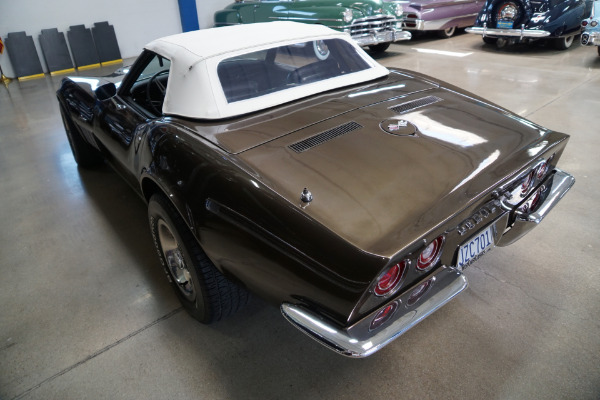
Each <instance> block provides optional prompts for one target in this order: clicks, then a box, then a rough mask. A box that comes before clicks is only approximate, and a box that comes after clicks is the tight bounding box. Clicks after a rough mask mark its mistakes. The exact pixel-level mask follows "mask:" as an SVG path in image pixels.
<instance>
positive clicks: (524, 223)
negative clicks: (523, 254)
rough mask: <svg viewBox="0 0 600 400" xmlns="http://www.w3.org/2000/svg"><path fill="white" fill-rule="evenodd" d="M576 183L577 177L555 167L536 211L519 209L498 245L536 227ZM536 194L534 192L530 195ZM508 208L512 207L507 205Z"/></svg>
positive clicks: (506, 242) (519, 236) (544, 186)
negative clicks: (528, 211) (512, 223)
mask: <svg viewBox="0 0 600 400" xmlns="http://www.w3.org/2000/svg"><path fill="white" fill-rule="evenodd" d="M574 184H575V178H574V177H573V176H572V175H570V174H568V173H567V172H564V171H561V170H559V169H555V170H554V173H553V174H552V175H550V176H549V177H548V179H546V180H545V181H544V182H543V183H542V187H541V189H543V192H544V194H543V196H544V198H543V201H542V203H541V204H540V205H539V206H537V207H536V208H535V211H534V212H531V213H526V212H523V211H519V209H517V210H516V211H515V212H514V213H515V222H514V225H513V226H512V228H511V229H510V230H509V231H508V232H506V233H505V234H504V235H502V237H501V238H500V241H499V242H498V243H496V245H497V246H507V245H509V244H511V243H513V242H515V241H517V240H518V239H520V238H521V237H523V236H524V235H525V234H526V233H528V232H529V231H530V230H531V229H533V228H535V227H536V226H537V224H539V223H540V222H542V220H543V219H544V217H545V216H546V215H548V213H549V212H550V211H551V210H552V208H554V206H555V205H556V204H558V202H559V201H560V200H561V199H562V198H563V196H564V195H565V194H567V192H568V191H569V189H571V187H572V186H573V185H574ZM534 195H535V191H534V193H532V194H531V195H530V197H532V196H534ZM527 201H528V199H525V200H524V202H523V203H526V202H527ZM506 208H511V206H510V205H507V206H506Z"/></svg>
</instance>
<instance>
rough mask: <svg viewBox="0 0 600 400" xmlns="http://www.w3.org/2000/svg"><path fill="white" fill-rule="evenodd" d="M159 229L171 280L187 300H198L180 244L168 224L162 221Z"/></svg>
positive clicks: (159, 239) (161, 245)
mask: <svg viewBox="0 0 600 400" xmlns="http://www.w3.org/2000/svg"><path fill="white" fill-rule="evenodd" d="M157 228H158V241H159V242H160V248H161V250H162V254H163V257H164V259H165V263H166V268H167V270H168V271H169V274H170V275H171V279H173V281H174V282H175V283H176V284H177V287H178V288H179V290H180V291H181V293H182V294H183V295H184V296H185V298H186V299H188V300H190V301H192V300H194V299H195V298H196V291H195V290H194V283H193V281H192V274H191V273H190V271H189V269H188V267H187V265H186V263H185V259H184V258H183V253H182V252H181V249H180V248H179V243H178V242H177V239H176V238H175V235H173V232H171V229H170V228H169V226H168V225H167V223H166V222H165V221H163V220H162V219H161V220H159V221H158V227H157Z"/></svg>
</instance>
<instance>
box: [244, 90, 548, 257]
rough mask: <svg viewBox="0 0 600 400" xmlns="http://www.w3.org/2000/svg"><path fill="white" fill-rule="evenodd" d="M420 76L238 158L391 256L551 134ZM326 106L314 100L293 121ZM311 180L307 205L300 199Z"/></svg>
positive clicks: (336, 226) (336, 227) (360, 242)
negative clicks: (395, 91) (395, 92)
mask: <svg viewBox="0 0 600 400" xmlns="http://www.w3.org/2000/svg"><path fill="white" fill-rule="evenodd" d="M417 82H420V84H421V85H424V86H422V87H421V89H423V90H413V91H408V93H403V94H402V95H401V96H395V97H392V98H389V92H388V96H387V97H388V98H387V99H382V98H381V97H378V95H380V94H382V92H385V91H381V92H377V91H376V89H372V93H370V95H366V94H365V95H364V97H363V99H361V100H358V98H360V97H361V96H360V95H359V96H355V97H352V98H350V99H349V102H346V103H344V102H342V101H339V100H337V101H338V102H339V105H334V106H335V107H343V106H342V104H345V105H346V107H349V108H350V109H348V110H344V111H343V112H342V111H340V112H338V113H337V114H334V115H336V116H334V117H331V118H328V119H325V120H321V121H319V122H317V123H313V124H310V125H306V126H304V127H302V128H300V129H294V130H292V131H290V132H289V133H286V134H281V135H278V136H277V137H275V138H271V139H270V140H265V141H264V142H262V143H260V145H255V146H250V147H248V148H247V149H245V151H243V152H240V153H239V154H238V157H239V158H240V160H241V161H242V162H243V163H244V164H245V165H247V166H248V168H249V170H250V171H251V173H253V174H254V175H255V177H256V179H258V180H260V181H261V182H263V183H264V184H265V185H267V186H268V187H270V188H271V189H272V190H274V191H275V192H277V193H278V194H279V195H280V196H282V197H284V198H285V199H287V200H288V201H289V202H291V203H294V204H297V205H298V207H303V208H304V212H306V213H307V214H308V215H310V216H311V217H312V218H314V219H316V220H317V221H319V222H320V223H322V224H323V225H324V226H326V227H328V228H329V229H330V230H332V231H334V232H335V233H336V234H338V235H340V236H341V237H343V238H344V239H346V240H347V241H349V242H350V243H352V244H354V245H355V246H357V247H359V248H361V249H363V250H365V251H368V252H371V253H374V254H380V255H384V256H391V255H393V254H394V253H395V252H396V251H398V248H397V246H398V244H399V243H410V242H411V241H412V240H418V239H419V238H422V235H424V234H425V233H426V232H428V231H429V230H431V229H433V228H435V226H436V225H437V224H439V223H440V222H441V221H444V220H446V219H448V218H449V217H450V216H452V215H453V214H454V213H456V212H459V211H460V210H462V209H463V208H464V207H466V206H467V205H468V204H469V203H470V202H472V201H473V200H474V199H475V198H477V197H478V196H479V195H480V194H481V193H483V192H486V191H489V190H490V188H493V187H494V186H495V185H496V184H497V183H498V182H499V181H501V180H502V179H503V178H504V177H506V176H507V175H509V174H511V173H512V172H513V171H515V170H516V169H518V168H520V167H522V166H523V165H524V164H525V163H526V161H527V160H529V159H530V157H528V156H527V155H526V153H527V150H528V149H529V148H530V147H532V146H534V145H535V143H537V142H539V141H540V138H541V137H542V136H543V135H545V133H546V131H545V130H544V129H543V128H541V127H539V126H536V125H533V124H531V123H530V122H528V121H524V120H522V119H520V118H519V117H517V116H515V115H513V114H510V113H508V112H506V111H504V110H499V109H498V108H496V107H494V106H490V105H488V104H485V103H483V102H481V101H479V100H476V99H473V98H470V97H466V96H465V95H462V94H459V93H456V92H454V91H450V90H446V89H443V88H440V87H437V86H435V85H430V84H428V83H426V82H422V81H417ZM366 99H369V101H365V103H364V104H363V105H361V106H358V107H357V106H356V103H354V104H351V103H353V102H356V101H363V100H366ZM349 104H351V105H349ZM328 106H329V107H331V106H332V105H331V104H329V105H323V104H322V105H321V106H320V110H316V109H313V108H311V107H307V109H306V110H301V111H299V114H296V115H295V116H292V118H290V119H291V121H292V122H291V124H292V125H294V121H296V119H298V120H300V119H301V117H300V116H306V115H307V114H308V115H311V113H316V114H318V113H319V112H323V109H324V108H326V107H328ZM308 120H309V121H310V119H308ZM313 120H314V119H313ZM294 128H296V126H294ZM304 188H307V190H308V191H310V193H311V194H312V197H313V198H312V201H311V202H310V203H303V202H302V201H301V200H300V198H301V193H302V191H303V189H304Z"/></svg>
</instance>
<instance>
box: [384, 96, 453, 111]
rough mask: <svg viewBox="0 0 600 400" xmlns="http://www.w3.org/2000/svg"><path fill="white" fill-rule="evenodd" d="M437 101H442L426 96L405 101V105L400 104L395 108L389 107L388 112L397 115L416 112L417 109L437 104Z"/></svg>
mask: <svg viewBox="0 0 600 400" xmlns="http://www.w3.org/2000/svg"><path fill="white" fill-rule="evenodd" d="M438 101H442V99H440V98H439V97H437V96H427V97H422V98H420V99H416V100H411V101H407V102H406V103H402V104H398V105H396V106H393V107H390V110H392V111H394V112H396V113H398V114H403V113H405V112H409V111H412V110H416V109H417V108H421V107H425V106H428V105H430V104H433V103H437V102H438Z"/></svg>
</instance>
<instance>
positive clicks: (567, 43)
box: [565, 36, 575, 47]
mask: <svg viewBox="0 0 600 400" xmlns="http://www.w3.org/2000/svg"><path fill="white" fill-rule="evenodd" d="M573 39H575V36H568V37H566V38H565V47H571V45H572V44H573Z"/></svg>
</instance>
